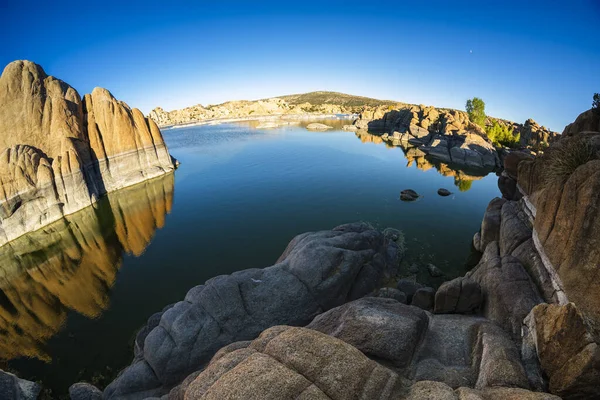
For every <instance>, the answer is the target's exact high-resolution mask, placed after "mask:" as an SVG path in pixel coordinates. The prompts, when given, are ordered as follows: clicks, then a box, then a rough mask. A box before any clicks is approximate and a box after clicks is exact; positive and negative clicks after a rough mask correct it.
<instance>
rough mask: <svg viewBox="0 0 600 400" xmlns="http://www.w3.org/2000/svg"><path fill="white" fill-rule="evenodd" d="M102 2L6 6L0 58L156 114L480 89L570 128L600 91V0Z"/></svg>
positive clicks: (456, 104) (444, 98)
mask: <svg viewBox="0 0 600 400" xmlns="http://www.w3.org/2000/svg"><path fill="white" fill-rule="evenodd" d="M92 3H95V2H86V1H77V2H69V1H61V2H51V1H44V2H43V3H40V4H37V3H35V2H32V1H26V0H18V1H15V0H3V1H2V3H1V5H0V33H1V37H2V44H1V53H0V54H1V59H0V64H2V66H4V65H6V64H7V63H9V62H10V61H13V60H15V59H29V60H32V61H35V62H37V63H39V64H41V65H42V66H43V67H44V69H45V70H46V72H47V73H49V74H51V75H54V76H57V77H59V78H61V79H62V80H64V81H66V82H68V83H70V84H71V85H72V86H74V87H75V88H76V89H77V90H78V91H79V93H80V94H84V93H88V92H90V91H91V90H92V89H93V87H95V86H102V87H105V88H107V89H109V90H110V91H111V92H112V93H113V94H114V95H115V96H116V97H118V98H119V99H121V100H124V101H126V102H127V103H129V105H131V106H134V107H138V108H140V109H142V111H144V112H145V113H147V112H149V111H150V110H151V109H152V108H154V107H156V106H162V107H163V108H165V109H167V110H170V109H174V108H181V107H185V106H189V105H193V104H198V103H202V104H215V103H220V102H223V101H226V100H233V99H257V98H263V97H271V96H276V95H282V94H290V93H301V92H308V91H312V90H334V91H340V92H346V93H351V94H358V95H365V96H370V97H376V98H385V99H393V100H398V101H405V102H410V103H422V104H429V105H435V106H443V107H452V108H459V109H464V103H465V101H466V99H467V98H469V97H473V96H478V97H481V98H483V99H484V100H485V102H486V105H487V112H488V114H489V115H493V116H497V117H502V118H506V119H511V120H515V121H519V122H523V121H524V120H525V119H527V118H529V117H532V118H534V119H535V120H537V121H538V122H539V123H541V124H543V125H546V126H548V127H550V128H552V129H554V130H558V131H562V129H563V128H564V126H565V125H566V124H567V123H569V122H571V121H572V120H573V119H574V118H575V117H576V116H577V115H578V114H579V113H580V112H582V111H584V110H586V109H588V108H590V106H591V100H592V95H593V93H594V92H600V0H570V1H560V2H559V1H553V0H546V1H537V0H535V1H528V0H519V1H508V0H507V1H487V0H480V1H459V0H454V1H436V0H431V1H424V2H421V1H415V0H411V1H406V2H405V1H398V0H396V1H378V0H370V1H364V0H363V1H360V2H355V1H344V2H342V1H329V2H327V1H319V2H313V1H299V2H293V1H290V2H288V1H276V2H260V1H247V2H241V1H217V0H215V1H211V2H206V1H189V2H181V1H144V2H137V1H126V0H121V1H119V2H113V1H109V0H105V1H102V2H98V4H97V5H94V4H92ZM492 3H494V4H492ZM471 51H472V53H471Z"/></svg>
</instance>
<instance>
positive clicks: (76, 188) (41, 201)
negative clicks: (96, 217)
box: [0, 61, 174, 246]
mask: <svg viewBox="0 0 600 400" xmlns="http://www.w3.org/2000/svg"><path fill="white" fill-rule="evenodd" d="M173 168H174V167H173V162H172V160H171V156H170V155H169V153H168V150H167V148H166V147H165V144H164V141H163V138H162V136H161V133H160V131H159V129H158V127H157V126H156V124H155V123H154V122H153V121H151V120H148V119H146V118H144V116H143V115H142V113H141V112H140V111H139V110H137V109H131V108H129V107H128V106H127V105H126V104H125V103H123V102H120V101H118V100H116V99H115V98H114V97H113V96H112V95H111V94H110V93H109V92H108V91H107V90H105V89H100V88H96V89H94V91H93V92H92V94H90V95H86V96H85V98H84V100H82V99H81V97H80V96H79V94H78V93H77V91H76V90H75V89H73V88H72V87H71V86H69V85H68V84H67V83H65V82H63V81H61V80H59V79H56V78H54V77H52V76H48V75H47V74H46V73H45V72H44V70H43V69H42V67H40V66H39V65H37V64H35V63H32V62H30V61H15V62H12V63H10V64H9V65H8V66H6V68H5V69H4V72H3V73H2V76H1V77H0V246H1V245H4V244H5V243H7V242H9V241H11V240H13V239H15V238H17V237H19V236H21V235H23V234H25V233H27V232H31V231H34V230H36V229H39V228H41V227H43V226H46V225H48V224H50V223H52V222H54V221H56V220H58V219H59V218H61V217H63V216H64V215H69V214H71V213H73V212H75V211H78V210H81V209H82V208H84V207H87V206H89V205H91V204H93V203H94V202H95V201H96V200H97V199H98V198H99V197H100V196H102V195H104V194H105V193H107V192H110V191H112V190H116V189H119V188H123V187H126V186H130V185H133V184H135V183H139V182H142V181H144V180H146V179H150V178H153V177H156V176H159V175H162V174H165V173H168V172H170V171H172V170H173Z"/></svg>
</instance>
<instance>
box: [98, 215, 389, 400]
mask: <svg viewBox="0 0 600 400" xmlns="http://www.w3.org/2000/svg"><path fill="white" fill-rule="evenodd" d="M397 266H398V254H397V245H396V244H395V243H394V242H392V241H390V240H388V239H386V238H385V237H384V235H383V234H382V233H380V232H378V231H376V230H375V229H373V228H372V227H371V226H370V225H368V224H364V223H357V224H347V225H341V226H338V227H336V228H334V229H333V230H330V231H322V232H312V233H305V234H302V235H298V236H297V237H295V238H294V239H293V240H292V241H291V242H290V244H289V245H288V247H287V249H286V250H285V251H284V253H283V254H282V256H281V257H280V258H279V260H278V261H277V263H276V264H275V265H273V266H271V267H268V268H265V269H248V270H243V271H239V272H235V273H233V274H231V275H227V276H218V277H215V278H213V279H210V280H208V281H207V282H206V283H205V284H204V285H200V286H197V287H195V288H193V289H191V290H190V291H189V292H188V294H187V296H186V298H185V300H184V301H182V302H179V303H176V304H175V305H173V306H172V307H171V308H169V309H167V310H166V311H164V312H162V313H161V314H159V315H158V316H156V317H152V321H149V323H148V326H147V327H146V328H144V329H142V330H141V331H140V333H139V334H138V336H137V338H136V349H137V351H136V357H135V360H134V362H133V364H132V365H131V366H129V367H127V368H126V369H125V370H124V371H123V372H122V373H121V374H120V375H119V377H118V378H117V379H116V380H115V381H113V382H112V383H111V384H110V385H109V386H108V387H107V388H106V390H105V391H104V395H105V397H106V398H107V399H116V398H121V397H126V396H131V397H136V396H141V395H142V394H143V395H144V396H147V397H150V396H161V395H163V394H166V393H167V392H168V391H169V390H170V389H171V388H172V387H173V386H175V385H177V384H179V383H180V382H181V381H182V380H183V379H184V378H185V377H186V376H188V375H189V374H190V373H192V372H194V371H197V370H199V369H201V368H202V367H203V366H204V365H206V363H207V362H208V361H209V360H210V358H211V357H212V356H213V355H214V354H215V352H216V351H217V350H218V349H219V348H221V347H223V346H225V345H228V344H230V343H233V342H236V341H240V340H250V339H254V338H256V337H257V336H258V335H259V334H260V332H262V331H263V330H264V329H267V328H269V327H271V326H275V325H281V324H291V325H305V324H308V323H309V322H310V321H311V320H312V319H313V318H314V317H315V316H316V315H318V314H320V313H322V312H324V311H327V310H329V309H331V308H334V307H337V306H339V305H341V304H344V303H345V302H347V301H351V300H354V299H358V298H360V297H362V296H365V295H367V294H368V293H371V292H373V291H374V290H375V289H376V288H379V287H381V285H382V283H383V280H384V279H389V278H390V277H391V276H393V275H394V274H395V273H396V269H397ZM389 301H392V300H389ZM394 303H395V304H400V303H398V302H395V301H394Z"/></svg>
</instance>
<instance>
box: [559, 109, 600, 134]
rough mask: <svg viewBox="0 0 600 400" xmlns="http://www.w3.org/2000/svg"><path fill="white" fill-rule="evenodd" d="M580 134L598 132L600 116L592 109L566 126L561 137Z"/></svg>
mask: <svg viewBox="0 0 600 400" xmlns="http://www.w3.org/2000/svg"><path fill="white" fill-rule="evenodd" d="M581 132H600V116H599V115H598V114H597V113H595V112H594V110H593V109H590V110H587V111H585V112H583V113H581V114H580V115H579V116H578V117H577V119H576V120H575V121H574V122H573V123H571V124H569V125H567V126H566V127H565V129H564V131H563V133H562V134H563V136H575V135H579V134H580V133H581Z"/></svg>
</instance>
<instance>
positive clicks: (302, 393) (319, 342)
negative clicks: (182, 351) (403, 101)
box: [185, 326, 402, 400]
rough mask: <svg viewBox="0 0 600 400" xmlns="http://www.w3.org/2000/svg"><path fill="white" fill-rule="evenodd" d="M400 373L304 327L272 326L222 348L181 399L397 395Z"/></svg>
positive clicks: (325, 398) (335, 399)
mask: <svg viewBox="0 0 600 400" xmlns="http://www.w3.org/2000/svg"><path fill="white" fill-rule="evenodd" d="M401 383H402V381H401V380H400V379H399V377H398V375H397V374H396V373H394V372H392V371H390V370H389V369H387V368H385V367H382V366H380V365H378V364H377V363H376V362H374V361H372V360H370V359H369V358H367V357H366V356H365V355H363V354H362V353H361V352H360V351H358V350H357V349H356V348H355V347H353V346H351V345H349V344H347V343H345V342H343V341H341V340H339V339H336V338H334V337H331V336H328V335H325V334H323V333H320V332H317V331H314V330H310V329H306V328H292V327H288V326H276V327H273V328H270V329H268V330H266V331H264V332H263V333H262V334H261V335H260V337H258V338H257V339H256V340H254V341H253V342H252V343H250V344H249V345H247V347H245V348H240V349H236V350H233V351H230V352H220V353H219V354H218V355H216V356H215V357H214V358H213V360H212V361H211V362H210V364H209V365H208V366H207V367H206V369H205V370H204V371H202V373H200V374H199V375H198V376H197V377H196V378H195V379H194V380H193V381H192V382H191V383H189V385H188V386H187V389H186V390H185V399H189V400H191V399H194V400H203V399H206V400H208V399H215V400H216V399H248V400H252V399H256V400H269V399H272V400H280V399H323V400H329V399H331V400H338V399H339V400H345V399H361V398H362V399H382V400H385V399H397V398H398V397H399V395H400V391H401V388H402V385H401Z"/></svg>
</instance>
